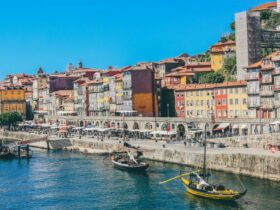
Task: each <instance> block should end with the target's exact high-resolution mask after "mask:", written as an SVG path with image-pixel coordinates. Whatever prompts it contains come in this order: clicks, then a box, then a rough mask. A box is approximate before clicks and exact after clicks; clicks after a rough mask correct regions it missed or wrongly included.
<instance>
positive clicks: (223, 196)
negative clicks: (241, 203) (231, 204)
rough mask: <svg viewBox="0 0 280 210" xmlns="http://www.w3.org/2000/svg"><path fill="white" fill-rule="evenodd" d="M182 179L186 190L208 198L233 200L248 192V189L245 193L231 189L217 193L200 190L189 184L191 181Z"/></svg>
mask: <svg viewBox="0 0 280 210" xmlns="http://www.w3.org/2000/svg"><path fill="white" fill-rule="evenodd" d="M181 181H182V182H183V184H184V186H185V188H186V191H187V192H188V193H190V194H192V195H195V196H198V197H203V198H208V199H213V200H224V201H233V200H237V199H239V198H241V197H242V196H244V195H245V194H246V191H245V192H243V193H238V192H234V193H233V192H229V191H224V193H222V192H220V193H215V192H207V191H205V190H199V189H196V188H193V187H191V186H190V185H189V181H188V180H186V179H184V178H181Z"/></svg>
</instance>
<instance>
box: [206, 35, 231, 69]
mask: <svg viewBox="0 0 280 210" xmlns="http://www.w3.org/2000/svg"><path fill="white" fill-rule="evenodd" d="M234 55H235V42H234V41H231V40H229V41H227V42H219V43H217V44H214V45H212V46H211V48H210V58H211V68H212V70H214V71H217V70H219V69H221V68H222V67H223V65H224V62H225V59H226V58H228V57H232V56H234Z"/></svg>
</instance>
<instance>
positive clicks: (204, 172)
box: [203, 123, 208, 178]
mask: <svg viewBox="0 0 280 210" xmlns="http://www.w3.org/2000/svg"><path fill="white" fill-rule="evenodd" d="M207 126H208V123H205V126H204V143H203V144H204V154H203V176H204V177H203V178H205V177H206V144H207Z"/></svg>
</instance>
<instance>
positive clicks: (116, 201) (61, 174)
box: [0, 150, 280, 210]
mask: <svg viewBox="0 0 280 210" xmlns="http://www.w3.org/2000/svg"><path fill="white" fill-rule="evenodd" d="M33 156H34V157H33V158H32V159H31V160H30V162H29V163H27V161H26V160H21V162H19V161H18V160H5V161H3V160H1V161H0V209H148V210H151V209H176V210H179V209H213V210H214V209H215V210H216V209H280V207H279V206H280V200H279V197H280V183H275V182H270V181H263V180H259V179H254V178H249V177H241V180H242V182H243V183H244V184H245V185H246V187H247V188H248V193H247V195H246V196H245V197H244V198H242V199H240V200H238V201H237V202H234V203H228V202H226V203H224V202H217V201H216V202H215V201H212V200H207V199H202V198H197V197H194V196H191V195H189V194H187V193H185V190H184V187H183V186H182V184H181V183H180V182H179V181H174V182H170V183H169V184H166V185H164V186H163V185H159V181H162V180H165V179H168V178H170V177H172V176H175V175H177V174H178V171H179V170H180V169H187V168H186V167H180V166H177V165H172V164H163V163H157V162H150V165H151V166H150V168H149V169H148V170H147V173H145V174H133V173H128V172H124V171H120V170H117V169H114V168H112V165H111V163H110V161H109V160H108V159H107V160H103V159H104V157H102V156H86V155H83V154H77V153H70V152H46V151H43V150H35V151H34V154H33ZM212 175H213V176H212V177H213V179H214V177H215V179H216V180H219V182H220V183H227V185H230V186H233V187H235V188H236V189H240V184H239V181H238V179H237V177H236V176H235V175H231V174H226V173H222V172H212Z"/></svg>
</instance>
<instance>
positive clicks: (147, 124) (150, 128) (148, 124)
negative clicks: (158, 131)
mask: <svg viewBox="0 0 280 210" xmlns="http://www.w3.org/2000/svg"><path fill="white" fill-rule="evenodd" d="M152 129H153V125H152V124H151V123H146V124H145V130H152Z"/></svg>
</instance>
